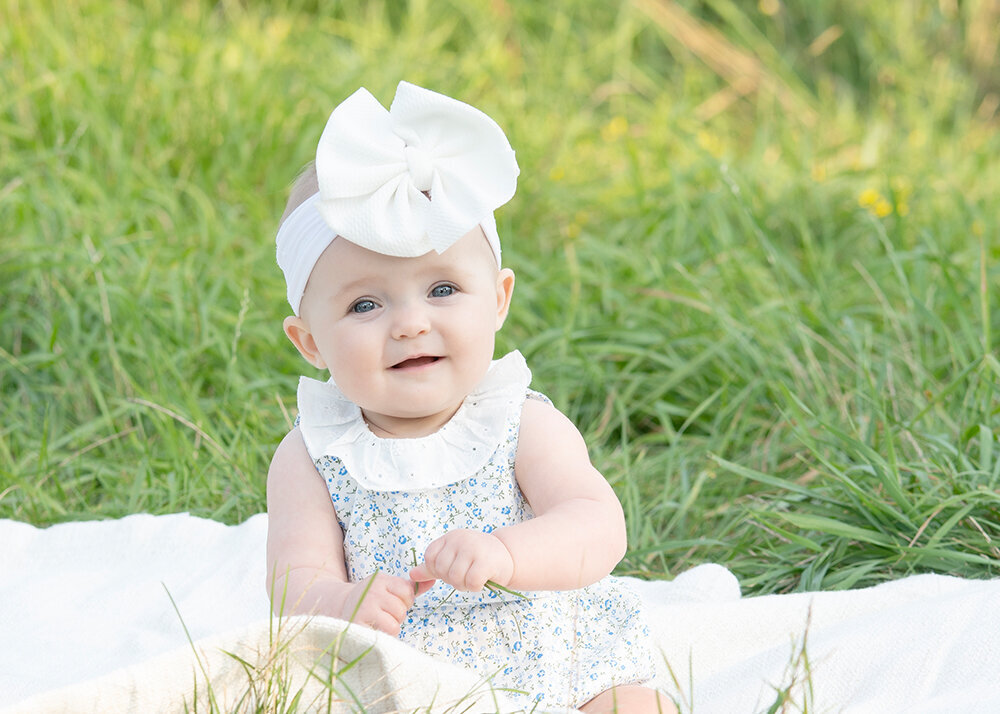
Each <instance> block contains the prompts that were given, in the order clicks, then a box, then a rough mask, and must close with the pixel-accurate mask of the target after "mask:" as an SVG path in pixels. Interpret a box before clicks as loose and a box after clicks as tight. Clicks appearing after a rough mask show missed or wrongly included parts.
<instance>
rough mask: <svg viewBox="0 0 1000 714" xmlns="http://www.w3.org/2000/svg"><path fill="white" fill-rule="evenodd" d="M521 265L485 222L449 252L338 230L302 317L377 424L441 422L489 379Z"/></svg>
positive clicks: (428, 428) (391, 429)
mask: <svg viewBox="0 0 1000 714" xmlns="http://www.w3.org/2000/svg"><path fill="white" fill-rule="evenodd" d="M513 284H514V274H513V273H512V272H511V271H510V270H500V271H498V270H497V265H496V260H495V259H494V257H493V254H492V252H491V251H490V248H489V245H488V244H487V242H486V240H485V237H484V236H483V233H482V231H481V229H480V228H479V227H476V228H475V229H473V230H472V231H470V232H469V233H467V234H466V235H465V236H463V237H462V238H461V239H460V240H458V241H457V242H456V243H455V244H454V245H452V246H451V247H450V248H448V249H447V250H446V251H445V252H444V253H441V254H440V255H439V254H437V253H434V252H430V253H427V254H426V255H423V256H420V257H418V258H396V257H392V256H387V255H382V254H381V253H375V252H372V251H370V250H367V249H365V248H361V247H359V246H357V245H355V244H353V243H351V242H349V241H347V240H343V239H341V238H338V239H336V240H334V241H333V242H332V243H331V244H330V246H329V247H328V248H327V249H326V251H325V252H324V253H323V255H322V256H321V257H320V259H319V261H318V262H317V263H316V266H315V267H314V268H313V271H312V274H311V275H310V278H309V285H308V287H307V289H306V293H305V296H304V297H303V301H302V309H301V317H302V321H303V322H304V323H305V325H306V326H307V327H308V330H309V332H310V333H311V336H312V339H313V340H314V342H315V347H316V351H317V353H318V355H319V356H320V358H321V362H322V364H318V366H325V367H326V368H327V369H329V370H330V373H331V375H332V376H333V380H334V382H336V384H337V386H338V387H340V389H341V390H342V391H343V392H344V394H345V395H346V396H347V397H348V398H349V399H350V400H351V401H353V402H354V403H355V404H357V405H358V406H360V407H361V409H362V411H363V413H364V415H365V418H366V419H367V420H368V422H369V424H370V425H371V426H372V428H373V430H374V431H375V432H376V433H383V434H384V435H393V436H419V435H423V434H426V433H431V432H433V431H435V430H436V429H437V428H440V426H441V425H443V424H444V423H445V422H446V421H447V420H448V419H450V418H451V416H452V415H453V414H454V413H455V411H456V410H457V409H458V407H459V406H460V405H461V403H462V400H463V399H465V397H466V396H467V395H468V394H469V393H470V392H471V391H472V390H473V388H475V386H476V385H477V384H478V383H479V382H480V380H482V378H483V376H484V375H485V374H486V370H487V369H488V367H489V364H490V360H491V359H492V358H493V348H494V336H495V333H496V331H497V330H498V329H500V326H501V325H502V324H503V321H504V318H505V317H506V315H507V308H508V306H509V301H510V295H511V291H512V289H513Z"/></svg>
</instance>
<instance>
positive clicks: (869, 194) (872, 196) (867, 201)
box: [858, 188, 885, 208]
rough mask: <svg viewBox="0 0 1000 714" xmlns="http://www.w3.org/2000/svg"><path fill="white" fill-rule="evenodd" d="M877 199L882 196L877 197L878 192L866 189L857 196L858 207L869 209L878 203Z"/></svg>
mask: <svg viewBox="0 0 1000 714" xmlns="http://www.w3.org/2000/svg"><path fill="white" fill-rule="evenodd" d="M879 199H882V196H881V195H879V192H878V191H876V190H875V189H873V188H866V189H865V190H864V191H862V192H861V193H859V194H858V205H859V206H862V207H864V208H871V207H872V206H874V205H875V204H876V203H878V202H879ZM882 200H885V199H882Z"/></svg>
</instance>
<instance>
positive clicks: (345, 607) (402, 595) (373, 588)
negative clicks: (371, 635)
mask: <svg viewBox="0 0 1000 714" xmlns="http://www.w3.org/2000/svg"><path fill="white" fill-rule="evenodd" d="M369 583H371V585H370V586H369ZM366 590H367V592H366ZM415 595H416V593H415V592H414V587H413V583H412V582H411V581H409V580H407V579H406V578H399V577H396V576H394V575H386V574H385V573H382V572H378V573H375V574H374V575H371V576H369V577H367V578H365V579H364V580H360V581H358V582H356V583H351V586H350V589H349V590H348V591H347V595H346V597H345V598H344V601H343V604H342V605H341V610H340V617H341V619H344V620H351V621H352V622H356V623H358V624H361V625H365V626H366V627H371V628H372V629H375V630H381V631H382V632H385V633H386V634H389V635H398V634H399V629H400V627H401V626H402V624H403V619H404V618H405V617H406V611H407V610H409V609H410V606H411V605H413V598H414V596H415Z"/></svg>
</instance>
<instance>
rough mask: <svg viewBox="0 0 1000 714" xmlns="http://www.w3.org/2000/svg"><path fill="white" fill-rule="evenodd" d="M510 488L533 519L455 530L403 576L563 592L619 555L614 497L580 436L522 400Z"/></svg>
mask: <svg viewBox="0 0 1000 714" xmlns="http://www.w3.org/2000/svg"><path fill="white" fill-rule="evenodd" d="M515 472H516V474H517V482H518V485H519V486H520V488H521V491H522V492H523V493H524V496H525V498H526V499H527V500H528V503H529V504H530V505H531V508H532V510H533V511H534V513H535V517H534V518H532V519H531V520H528V521H525V522H523V523H519V524H517V525H514V526H509V527H507V528H501V529H499V530H497V531H495V532H493V533H492V534H489V535H487V534H484V533H478V532H475V531H455V532H453V533H449V534H448V535H446V536H444V537H442V538H439V539H438V540H437V541H435V542H434V543H432V544H431V545H430V547H429V548H428V549H427V553H426V554H425V556H424V561H425V562H424V564H423V565H421V566H420V567H419V568H415V569H414V571H411V573H410V577H411V578H413V579H414V580H418V581H422V580H425V579H429V578H441V579H443V580H445V581H446V582H448V583H449V584H450V585H452V586H454V587H456V588H459V589H463V590H478V589H480V588H481V587H482V585H483V583H485V581H486V580H487V579H489V580H493V581H494V582H496V583H498V584H500V585H504V586H507V587H510V588H513V589H515V590H567V589H572V588H579V587H583V586H585V585H590V584H591V583H594V582H596V581H597V580H600V579H601V578H603V577H604V576H605V575H607V574H609V573H610V572H611V570H612V569H613V568H614V567H615V565H617V564H618V562H619V561H620V560H621V559H622V557H623V556H624V554H625V546H626V541H625V518H624V515H623V513H622V507H621V504H620V503H619V502H618V497H617V496H615V493H614V491H613V490H612V488H611V486H609V485H608V482H607V481H606V480H605V479H604V477H603V476H602V475H601V473H600V472H599V471H598V470H597V469H595V468H594V466H593V465H592V464H591V463H590V456H589V455H588V454H587V446H586V444H585V443H584V440H583V437H582V436H581V435H580V432H579V430H577V428H576V427H575V426H574V425H573V423H572V422H570V420H569V419H567V418H566V417H565V416H564V415H563V414H562V413H561V412H560V411H559V410H557V409H556V408H555V407H553V406H551V405H550V404H547V403H545V402H541V401H537V400H533V399H529V400H527V401H526V402H525V404H524V409H523V411H522V413H521V429H520V435H519V437H518V448H517V457H516V461H515Z"/></svg>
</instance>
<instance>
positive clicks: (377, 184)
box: [316, 82, 519, 258]
mask: <svg viewBox="0 0 1000 714" xmlns="http://www.w3.org/2000/svg"><path fill="white" fill-rule="evenodd" d="M518 173H519V170H518V167H517V161H516V160H515V159H514V151H513V149H511V148H510V144H509V143H508V142H507V137H506V136H504V133H503V130H501V129H500V127H499V126H497V124H496V122H494V121H493V120H492V119H490V118H489V117H488V116H486V115H485V114H483V113H482V112H481V111H479V110H478V109H475V108H473V107H471V106H469V105H468V104H465V103H463V102H460V101H458V100H455V99H452V98H450V97H446V96H444V95H443V94H438V93H436V92H431V91H429V90H427V89H422V88H421V87H417V86H416V85H413V84H409V83H407V82H400V83H399V86H398V87H397V89H396V96H395V98H394V99H393V101H392V104H391V106H390V107H389V110H388V111H386V110H385V108H384V107H382V105H381V104H379V103H378V101H377V100H376V99H375V97H373V96H372V95H371V94H370V93H369V92H368V90H366V89H364V88H362V89H359V90H358V91H356V92H355V93H354V94H352V95H351V96H350V97H348V98H347V99H346V100H344V101H343V102H342V103H341V104H340V105H339V106H338V107H337V108H336V109H334V110H333V113H332V114H331V115H330V119H329V120H328V121H327V124H326V128H325V129H324V130H323V135H322V136H321V137H320V140H319V146H318V147H317V149H316V174H317V178H318V179H319V194H320V195H319V201H318V203H317V204H316V208H317V210H318V211H319V212H320V214H321V215H322V216H323V219H324V220H325V221H326V223H327V224H328V225H329V226H330V228H331V229H333V231H334V232H335V233H336V234H337V235H339V236H342V237H343V238H346V239H347V240H349V241H351V242H352V243H356V244H358V245H360V246H362V247H364V248H368V249H369V250H373V251H376V252H378V253H384V254H386V255H395V256H402V257H416V256H419V255H423V254H424V253H426V252H428V251H429V250H435V251H437V252H438V253H441V252H443V251H445V250H446V249H447V248H448V247H449V246H451V245H452V244H453V243H454V242H455V241H457V240H458V239H459V238H461V237H462V236H463V235H465V234H466V233H468V232H469V231H470V230H472V229H473V228H475V227H476V226H477V225H479V224H481V223H483V222H484V221H486V222H488V223H489V224H492V217H493V211H494V210H496V209H497V208H499V207H500V206H502V205H503V204H505V203H506V202H507V201H509V200H510V199H511V197H512V196H513V195H514V190H515V188H516V186H517V176H518ZM427 192H430V194H431V196H433V200H432V201H428V200H427V197H426V193H427ZM496 251H497V256H498V258H499V245H497V246H496Z"/></svg>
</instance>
